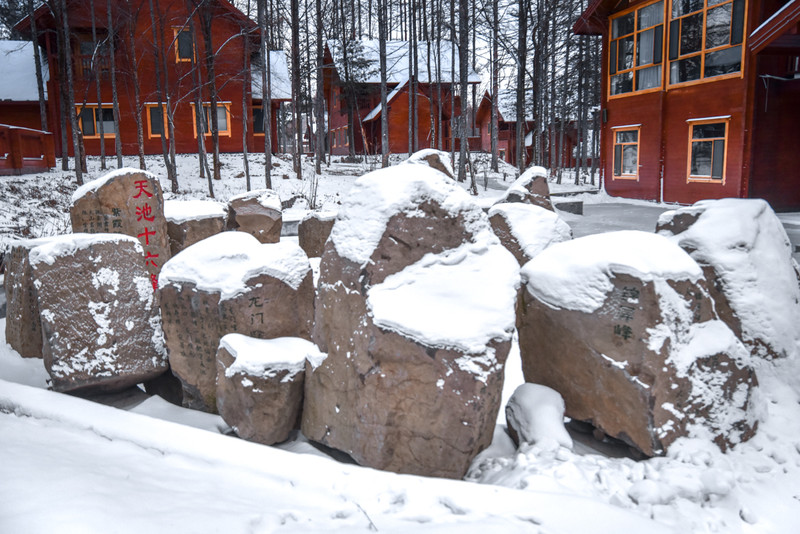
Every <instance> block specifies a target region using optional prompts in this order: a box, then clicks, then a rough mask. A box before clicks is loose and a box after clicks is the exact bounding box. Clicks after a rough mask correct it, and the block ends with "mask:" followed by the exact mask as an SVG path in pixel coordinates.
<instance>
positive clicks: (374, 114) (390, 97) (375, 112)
mask: <svg viewBox="0 0 800 534" xmlns="http://www.w3.org/2000/svg"><path fill="white" fill-rule="evenodd" d="M407 83H408V80H403V81H402V82H401V83H399V84H397V87H395V88H394V90H392V92H391V93H389V94H388V95H386V105H387V106H388V105H389V104H390V103H391V101H392V100H394V97H396V96H397V95H399V94H400V91H402V90H403V87H405V86H406V84H407ZM380 115H381V104H380V103H378V105H377V106H375V108H374V109H373V110H372V111H370V112H369V113H368V114H367V116H366V117H364V120H363V121H362V122H369V121H371V120H374V119H376V118H378V117H380Z"/></svg>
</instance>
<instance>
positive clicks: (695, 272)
mask: <svg viewBox="0 0 800 534" xmlns="http://www.w3.org/2000/svg"><path fill="white" fill-rule="evenodd" d="M565 264H569V265H570V269H569V270H565V269H564V268H563V266H564V265H565ZM615 274H629V275H631V276H635V277H636V278H639V279H641V280H645V281H650V280H653V279H656V278H663V279H669V280H690V281H692V282H696V281H697V280H699V279H700V278H702V277H703V271H702V270H701V269H700V266H699V265H697V263H696V262H695V261H694V260H693V259H692V258H691V257H690V256H689V255H688V254H687V253H686V252H684V251H683V250H682V249H681V248H680V247H678V246H677V245H676V244H675V243H673V242H671V241H670V240H669V239H667V238H665V237H663V236H659V235H656V234H650V233H647V232H640V231H635V230H625V231H620V232H608V233H605V234H595V235H590V236H586V237H581V238H579V239H574V240H572V241H566V242H563V243H557V244H555V245H553V246H551V247H549V248H547V249H546V250H544V251H543V252H542V253H541V254H539V255H538V256H536V257H535V258H533V259H532V260H531V261H530V262H528V263H527V264H526V265H525V266H524V267H523V268H522V279H523V281H524V282H525V283H526V285H527V288H528V291H529V292H530V293H531V294H532V295H534V296H535V297H536V298H538V299H539V300H541V301H542V302H544V303H546V304H547V305H549V306H552V307H554V308H561V309H569V310H578V311H583V312H586V313H591V312H593V311H595V310H597V309H598V308H600V307H601V306H602V305H603V302H604V301H605V299H606V295H607V294H608V292H609V291H611V290H612V288H613V284H612V283H611V279H612V278H613V277H614V275H615Z"/></svg>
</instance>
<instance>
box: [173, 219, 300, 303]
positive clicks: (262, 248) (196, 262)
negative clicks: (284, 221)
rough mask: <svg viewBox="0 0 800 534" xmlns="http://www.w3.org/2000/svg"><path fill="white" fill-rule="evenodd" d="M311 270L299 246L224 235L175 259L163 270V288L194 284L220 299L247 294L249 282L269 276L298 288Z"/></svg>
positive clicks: (182, 253) (217, 236) (215, 236)
mask: <svg viewBox="0 0 800 534" xmlns="http://www.w3.org/2000/svg"><path fill="white" fill-rule="evenodd" d="M310 270H311V266H310V265H309V263H308V257H307V256H306V254H305V252H303V249H301V248H300V246H299V245H298V244H297V243H292V242H289V241H281V242H279V243H267V244H263V245H262V244H261V243H259V241H258V239H256V238H255V237H253V236H252V235H250V234H248V233H246V232H222V233H221V234H216V235H213V236H211V237H209V238H206V239H203V240H202V241H199V242H197V243H195V244H194V245H192V246H190V247H187V248H186V249H184V250H182V251H181V252H179V253H178V254H176V255H175V256H173V257H172V258H171V259H170V260H169V261H167V263H165V264H164V266H163V267H162V269H161V274H160V276H159V285H160V286H161V287H164V286H166V285H168V284H176V285H180V284H181V283H186V282H188V283H193V284H195V285H196V286H197V289H199V290H202V291H213V292H219V293H221V295H220V300H227V299H231V298H234V297H236V296H237V295H239V294H241V293H243V292H244V291H245V290H246V289H247V287H246V282H247V280H249V279H251V278H253V277H255V276H258V275H261V274H266V275H269V276H272V277H275V278H277V279H279V280H281V281H283V282H284V283H285V284H286V285H288V286H290V287H291V288H292V289H297V288H298V287H299V286H300V284H301V283H302V281H303V279H304V278H305V277H306V274H307V273H308V272H309V271H310Z"/></svg>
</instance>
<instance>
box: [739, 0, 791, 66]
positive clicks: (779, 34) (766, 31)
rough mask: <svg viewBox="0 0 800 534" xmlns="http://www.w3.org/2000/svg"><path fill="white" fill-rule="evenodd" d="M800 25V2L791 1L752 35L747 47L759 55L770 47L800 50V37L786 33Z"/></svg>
mask: <svg viewBox="0 0 800 534" xmlns="http://www.w3.org/2000/svg"><path fill="white" fill-rule="evenodd" d="M798 23H800V0H790V1H789V2H786V3H785V4H784V5H783V7H781V8H780V9H779V10H777V11H776V12H775V13H773V14H772V16H771V17H769V18H768V19H767V20H766V21H764V23H763V24H761V25H760V26H759V27H758V28H756V29H755V30H754V31H753V33H751V34H750V39H749V40H748V43H747V46H748V48H750V51H751V52H753V53H754V54H757V53H759V52H761V51H762V50H764V49H765V48H767V47H769V46H773V47H774V46H779V47H785V48H792V49H799V48H800V36H797V35H792V36H788V35H785V33H786V32H787V31H788V30H790V29H791V28H793V27H794V26H796V25H797V24H798Z"/></svg>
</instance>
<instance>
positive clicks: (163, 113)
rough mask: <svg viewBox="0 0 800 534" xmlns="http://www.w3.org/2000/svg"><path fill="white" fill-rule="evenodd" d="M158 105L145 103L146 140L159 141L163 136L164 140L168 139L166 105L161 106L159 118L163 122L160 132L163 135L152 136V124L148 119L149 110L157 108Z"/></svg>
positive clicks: (149, 118)
mask: <svg viewBox="0 0 800 534" xmlns="http://www.w3.org/2000/svg"><path fill="white" fill-rule="evenodd" d="M158 106H159V104H157V103H145V105H144V108H145V118H146V119H147V138H148V139H160V138H161V136H162V135H163V136H164V138H165V139H169V128H168V127H167V106H166V104H163V103H162V104H161V118H162V120H163V122H164V124H163V125H162V130H161V131H162V132H163V134H154V133H153V123H152V119H151V117H150V110H151V109H152V108H157V107H158Z"/></svg>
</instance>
